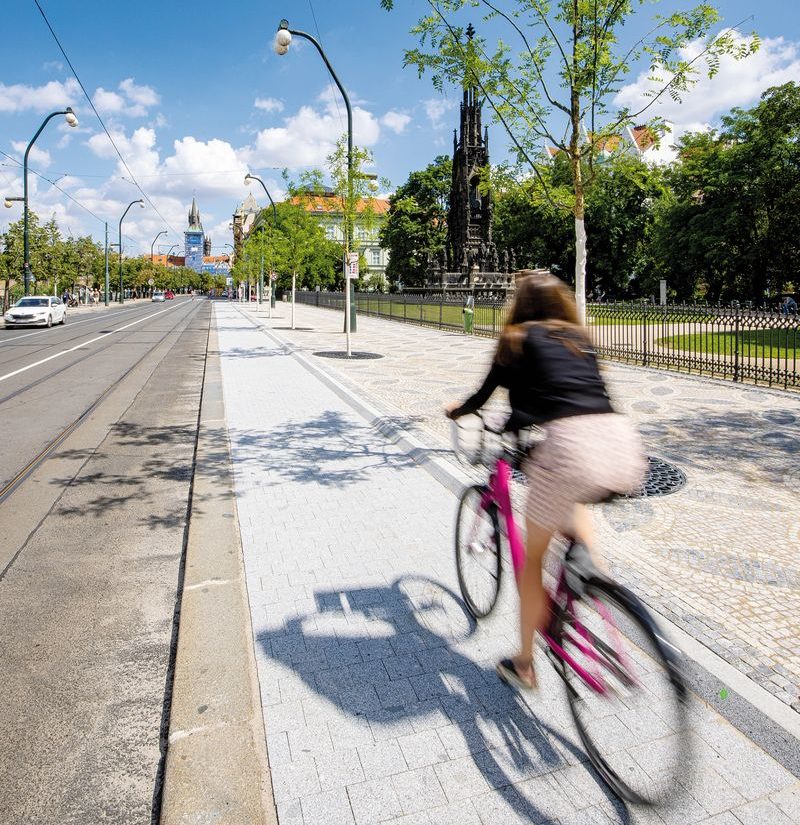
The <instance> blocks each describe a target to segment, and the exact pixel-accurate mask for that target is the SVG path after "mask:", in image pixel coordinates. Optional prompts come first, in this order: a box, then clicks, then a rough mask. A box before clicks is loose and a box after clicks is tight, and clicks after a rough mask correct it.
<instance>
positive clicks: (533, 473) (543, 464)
mask: <svg viewBox="0 0 800 825" xmlns="http://www.w3.org/2000/svg"><path fill="white" fill-rule="evenodd" d="M543 429H544V432H545V435H546V438H545V439H544V441H543V442H542V443H541V444H539V446H538V447H536V449H535V450H534V451H533V453H532V455H531V457H530V458H529V459H528V460H527V461H526V462H525V464H524V466H523V470H524V471H525V475H526V476H527V477H528V500H527V503H526V506H525V515H526V517H527V518H529V519H531V520H532V521H535V522H536V523H537V524H540V525H541V526H542V527H545V528H547V529H548V530H552V531H553V532H560V533H567V534H569V532H570V530H571V529H572V517H573V514H574V512H575V505H576V504H588V503H591V502H596V501H602V500H603V499H604V498H606V496H608V495H609V494H611V493H622V494H625V493H633V492H634V491H635V490H637V489H638V487H639V485H640V484H641V483H642V481H643V480H644V477H645V473H646V470H647V459H646V458H645V455H644V452H643V449H642V442H641V438H640V437H639V434H638V433H637V432H636V430H635V429H634V428H633V427H632V426H631V424H630V422H629V421H628V419H627V418H625V416H623V415H619V414H617V413H601V414H598V415H576V416H570V417H568V418H559V419H557V420H555V421H550V422H548V423H547V424H545V425H544V426H543Z"/></svg>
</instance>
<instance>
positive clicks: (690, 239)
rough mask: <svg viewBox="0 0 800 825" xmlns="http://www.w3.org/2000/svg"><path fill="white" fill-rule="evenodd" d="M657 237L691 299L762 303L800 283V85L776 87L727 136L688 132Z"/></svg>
mask: <svg viewBox="0 0 800 825" xmlns="http://www.w3.org/2000/svg"><path fill="white" fill-rule="evenodd" d="M679 155H680V160H679V162H678V163H675V164H674V165H673V167H672V168H671V170H670V171H669V173H668V182H669V185H670V188H671V194H670V196H669V198H667V199H666V200H665V201H664V203H663V204H662V206H661V208H660V209H659V211H658V217H657V220H656V224H655V227H654V230H653V233H652V253H651V254H652V258H653V260H654V266H653V273H654V277H663V278H666V279H667V280H668V282H669V283H670V285H671V286H672V285H674V288H675V290H676V292H677V294H678V297H679V298H681V299H683V300H691V299H693V298H704V299H706V300H709V301H718V300H723V301H729V300H733V299H738V300H749V301H753V302H754V303H757V304H760V303H762V302H763V301H765V300H772V299H774V298H775V297H776V296H779V295H780V293H781V292H782V291H784V290H789V289H790V288H791V289H796V288H797V284H798V283H799V282H800V215H798V210H797V204H798V203H799V202H800V87H799V86H798V85H797V84H796V83H787V84H785V85H783V86H779V87H775V88H771V89H768V90H767V91H765V92H764V94H763V95H762V99H761V102H760V103H759V104H758V105H756V106H754V107H753V108H752V109H749V110H742V109H734V110H732V111H731V113H730V114H729V115H728V116H727V117H725V118H723V120H722V128H721V130H720V131H719V132H712V133H701V134H693V135H686V136H685V137H684V138H683V139H682V140H681V142H680V146H679Z"/></svg>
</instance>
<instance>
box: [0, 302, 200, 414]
mask: <svg viewBox="0 0 800 825" xmlns="http://www.w3.org/2000/svg"><path fill="white" fill-rule="evenodd" d="M186 306H192V304H188V305H186ZM186 306H177V307H174V310H175V311H180V310H182V309H185V308H186ZM170 309H173V308H172V307H170ZM146 318H147V316H145V319H146ZM145 319H143V320H145ZM140 332H141V330H137V329H131V330H126V331H124V334H123V335H118V334H117V333H116V332H115V331H114V330H111V331H109V332H107V333H101V335H102V336H103V338H108V339H109V340H108V343H106V344H102V345H101V346H99V347H97V348H96V349H95V350H94V352H93V353H92V355H93V357H94V356H96V355H98V354H99V353H101V352H104V351H105V350H107V349H108V348H109V347H111V346H116V345H117V344H119V343H121V342H124V341H126V340H128V339H129V338H132V337H133V336H134V335H137V334H138V333H140ZM82 335H86V333H85V332H84V333H82ZM112 336H113V337H112ZM80 337H81V336H77V338H80ZM96 338H97V336H96V335H95V339H96ZM71 340H75V339H69V340H67V341H63V342H59V344H61V343H63V344H68V343H70V342H71ZM52 348H53V346H52V345H51V346H49V347H42V350H48V349H52ZM73 351H74V352H77V353H80V352H81V350H80V346H79V347H78V349H74V350H73ZM85 363H86V360H85V357H84V356H83V355H82V354H81V355H79V357H77V358H75V359H74V360H72V361H69V362H61V364H60V365H59V366H58V368H57V369H54V370H51V371H50V372H48V373H47V374H46V375H42V376H40V377H39V378H36V379H34V380H33V381H30V382H29V383H28V384H26V385H25V386H24V387H19V388H17V389H16V390H14V391H13V392H10V393H8V394H7V395H2V396H0V406H2V405H3V404H5V403H7V402H8V401H12V400H13V399H15V398H18V397H19V396H20V395H22V394H24V393H26V392H28V391H29V390H32V389H35V388H36V387H38V386H40V385H41V384H44V383H45V382H47V381H49V380H50V379H51V378H55V377H56V376H57V375H61V374H63V373H64V372H66V371H67V370H69V369H71V368H72V367H77V366H81V365H82V364H85ZM0 381H2V378H1V377H0Z"/></svg>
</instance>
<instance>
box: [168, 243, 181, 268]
mask: <svg viewBox="0 0 800 825" xmlns="http://www.w3.org/2000/svg"><path fill="white" fill-rule="evenodd" d="M176 246H180V244H179V243H174V244H172V246H171V247H170V248H169V249H168V250H167V260H166V263H165V264H164V265H165V266H169V256H170V255H171V254H172V250H173V249H175V247H176Z"/></svg>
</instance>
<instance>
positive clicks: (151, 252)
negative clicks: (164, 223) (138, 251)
mask: <svg viewBox="0 0 800 825" xmlns="http://www.w3.org/2000/svg"><path fill="white" fill-rule="evenodd" d="M166 234H167V230H166V229H162V230H161V231H160V232H159V233H158V235H156V236H155V238H153V243H151V244H150V263H153V247H154V246H155V245H156V241H157V240H158V239H159V238H160V237H161V236H162V235H166Z"/></svg>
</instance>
